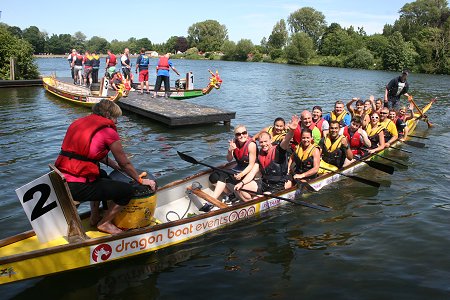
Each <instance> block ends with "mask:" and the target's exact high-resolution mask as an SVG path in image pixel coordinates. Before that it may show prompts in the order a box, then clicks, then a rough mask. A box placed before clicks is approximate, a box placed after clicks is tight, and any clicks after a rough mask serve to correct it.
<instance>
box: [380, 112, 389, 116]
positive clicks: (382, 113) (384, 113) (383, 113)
mask: <svg viewBox="0 0 450 300" xmlns="http://www.w3.org/2000/svg"><path fill="white" fill-rule="evenodd" d="M388 114H389V113H387V112H380V115H388Z"/></svg>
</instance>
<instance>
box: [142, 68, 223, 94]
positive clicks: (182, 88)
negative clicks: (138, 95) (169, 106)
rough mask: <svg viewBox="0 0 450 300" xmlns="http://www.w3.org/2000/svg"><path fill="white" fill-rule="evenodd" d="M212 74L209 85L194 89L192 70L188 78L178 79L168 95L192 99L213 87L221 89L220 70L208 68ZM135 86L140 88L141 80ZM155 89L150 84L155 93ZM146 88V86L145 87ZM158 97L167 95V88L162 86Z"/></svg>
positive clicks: (207, 92)
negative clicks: (214, 70) (214, 71)
mask: <svg viewBox="0 0 450 300" xmlns="http://www.w3.org/2000/svg"><path fill="white" fill-rule="evenodd" d="M208 71H209V73H210V74H211V77H210V78H209V83H208V85H207V86H206V87H205V88H203V89H194V87H193V85H194V75H193V74H192V72H188V73H186V78H185V79H184V78H183V79H178V80H176V81H175V86H174V87H170V92H169V95H168V97H169V98H172V99H177V100H183V99H190V98H195V97H200V96H204V95H207V94H209V93H210V92H211V90H212V89H214V88H215V89H220V86H221V85H222V79H221V78H220V76H219V72H218V71H216V73H215V74H214V73H213V72H211V70H208ZM133 88H134V89H135V90H136V91H139V90H140V87H139V82H136V83H133ZM154 89H155V86H154V85H150V91H151V93H153V91H154ZM144 90H145V88H144ZM157 96H158V97H164V96H165V90H164V87H161V89H160V90H159V91H158V92H157Z"/></svg>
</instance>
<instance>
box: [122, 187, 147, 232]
mask: <svg viewBox="0 0 450 300" xmlns="http://www.w3.org/2000/svg"><path fill="white" fill-rule="evenodd" d="M155 208H156V194H151V195H150V196H147V197H143V198H134V199H131V201H130V203H128V204H127V205H126V206H124V207H123V208H122V210H121V211H120V212H119V213H118V214H117V215H116V217H115V218H114V221H113V223H114V225H116V226H117V227H119V228H120V229H125V230H126V229H133V228H141V227H146V226H150V225H153V224H155V221H154V220H153V215H154V213H155Z"/></svg>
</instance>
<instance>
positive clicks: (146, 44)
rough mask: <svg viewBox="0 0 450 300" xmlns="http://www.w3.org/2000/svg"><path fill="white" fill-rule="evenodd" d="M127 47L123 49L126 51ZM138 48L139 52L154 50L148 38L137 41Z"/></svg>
mask: <svg viewBox="0 0 450 300" xmlns="http://www.w3.org/2000/svg"><path fill="white" fill-rule="evenodd" d="M125 47H126V46H125ZM125 47H123V48H124V49H125ZM136 47H137V48H138V49H139V50H140V49H141V48H144V49H145V50H152V49H153V45H152V42H151V41H150V40H149V39H148V38H142V39H138V40H136ZM122 51H123V49H122Z"/></svg>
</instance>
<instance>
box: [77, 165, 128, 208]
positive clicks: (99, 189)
mask: <svg viewBox="0 0 450 300" xmlns="http://www.w3.org/2000/svg"><path fill="white" fill-rule="evenodd" d="M68 184H69V188H70V193H71V194H72V197H73V200H75V201H78V202H86V201H103V200H112V201H113V202H114V203H116V204H118V205H121V206H124V205H127V204H128V202H130V200H131V198H132V197H133V188H132V185H131V184H129V183H127V182H123V181H117V180H112V179H110V178H108V177H107V175H106V172H105V173H103V172H102V173H101V177H100V178H98V179H97V180H96V181H93V182H86V183H84V182H69V183H68Z"/></svg>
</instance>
